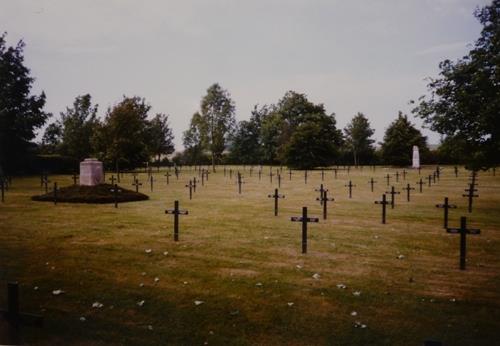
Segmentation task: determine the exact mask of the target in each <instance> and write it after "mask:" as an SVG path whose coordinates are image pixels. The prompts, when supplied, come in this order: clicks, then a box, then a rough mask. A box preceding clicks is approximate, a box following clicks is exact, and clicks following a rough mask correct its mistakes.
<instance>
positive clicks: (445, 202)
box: [436, 197, 457, 229]
mask: <svg viewBox="0 0 500 346" xmlns="http://www.w3.org/2000/svg"><path fill="white" fill-rule="evenodd" d="M436 208H443V210H444V225H443V228H444V229H448V209H456V208H457V206H456V205H455V204H449V203H448V197H445V198H444V203H443V204H436Z"/></svg>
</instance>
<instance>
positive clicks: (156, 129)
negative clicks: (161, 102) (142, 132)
mask: <svg viewBox="0 0 500 346" xmlns="http://www.w3.org/2000/svg"><path fill="white" fill-rule="evenodd" d="M146 131H147V136H148V138H149V143H148V151H149V153H150V155H152V156H156V158H157V164H158V168H159V167H160V158H161V155H169V154H171V153H173V152H174V150H175V147H174V142H173V140H174V134H173V133H172V129H171V128H170V127H169V126H168V115H165V114H156V116H155V117H154V118H153V119H152V120H151V121H149V123H148V125H147V129H146Z"/></svg>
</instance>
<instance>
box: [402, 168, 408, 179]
mask: <svg viewBox="0 0 500 346" xmlns="http://www.w3.org/2000/svg"><path fill="white" fill-rule="evenodd" d="M406 173H407V172H406V169H403V180H406Z"/></svg>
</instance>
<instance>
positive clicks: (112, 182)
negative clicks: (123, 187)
mask: <svg viewBox="0 0 500 346" xmlns="http://www.w3.org/2000/svg"><path fill="white" fill-rule="evenodd" d="M109 180H111V185H115V180H116V178H115V176H114V175H111V178H109Z"/></svg>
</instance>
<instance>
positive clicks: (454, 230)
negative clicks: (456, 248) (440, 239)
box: [446, 216, 481, 270]
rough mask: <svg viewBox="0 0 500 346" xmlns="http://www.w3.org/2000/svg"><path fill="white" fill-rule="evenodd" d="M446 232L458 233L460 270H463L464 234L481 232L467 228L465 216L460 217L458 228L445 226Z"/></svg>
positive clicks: (464, 256)
mask: <svg viewBox="0 0 500 346" xmlns="http://www.w3.org/2000/svg"><path fill="white" fill-rule="evenodd" d="M446 232H447V233H452V234H460V270H465V258H466V252H467V249H466V235H467V234H473V235H477V234H480V233H481V230H479V229H474V228H469V229H468V228H467V218H466V217H465V216H462V217H461V218H460V228H447V229H446Z"/></svg>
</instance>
